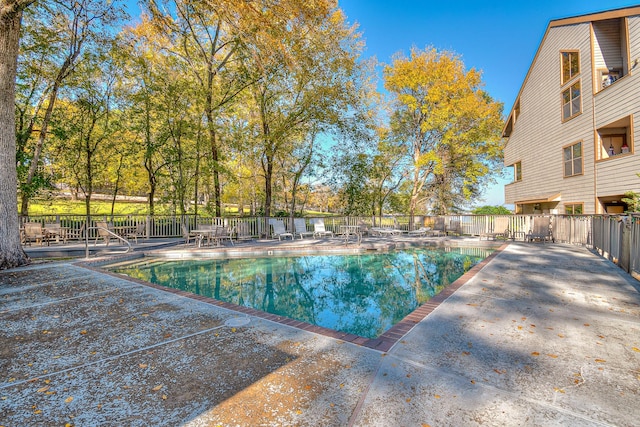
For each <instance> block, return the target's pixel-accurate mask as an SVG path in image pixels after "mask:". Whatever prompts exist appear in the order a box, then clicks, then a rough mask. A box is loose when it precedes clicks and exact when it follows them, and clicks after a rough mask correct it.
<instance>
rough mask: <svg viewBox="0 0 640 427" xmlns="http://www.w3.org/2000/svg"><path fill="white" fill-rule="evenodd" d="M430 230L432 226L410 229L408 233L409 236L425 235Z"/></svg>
mask: <svg viewBox="0 0 640 427" xmlns="http://www.w3.org/2000/svg"><path fill="white" fill-rule="evenodd" d="M429 231H431V227H420V228H417V229H415V230H411V231H409V232H408V233H407V234H408V235H409V236H419V237H425V236H426V235H427V233H428V232H429Z"/></svg>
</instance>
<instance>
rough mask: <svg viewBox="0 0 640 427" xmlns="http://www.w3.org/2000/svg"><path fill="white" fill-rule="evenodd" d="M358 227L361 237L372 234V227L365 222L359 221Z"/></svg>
mask: <svg viewBox="0 0 640 427" xmlns="http://www.w3.org/2000/svg"><path fill="white" fill-rule="evenodd" d="M358 227H359V228H358V231H359V232H360V234H361V235H363V236H368V235H370V234H371V227H369V224H367V223H365V222H364V221H358Z"/></svg>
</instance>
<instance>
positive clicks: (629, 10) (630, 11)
mask: <svg viewBox="0 0 640 427" xmlns="http://www.w3.org/2000/svg"><path fill="white" fill-rule="evenodd" d="M634 15H640V5H636V6H629V7H623V8H619V9H611V10H606V11H603V12H595V13H588V14H585V15H578V16H573V17H569V18H561V19H554V20H552V21H549V25H548V26H547V30H546V31H545V32H544V36H543V37H542V41H541V42H540V45H539V46H538V50H537V51H536V55H535V56H534V57H533V61H531V65H530V66H529V70H528V71H527V75H526V76H525V78H524V81H523V82H522V85H521V86H520V90H519V91H518V96H516V99H514V102H513V105H512V106H511V111H509V115H508V116H507V119H506V121H505V124H504V127H503V128H502V135H504V134H505V131H506V128H507V126H508V124H509V120H510V119H511V116H512V115H513V110H514V108H515V106H516V104H517V100H518V99H519V98H520V95H521V94H522V89H523V88H524V86H525V85H526V84H527V80H529V75H530V74H531V70H532V69H533V64H535V63H536V60H537V59H538V55H539V54H540V49H541V48H542V45H544V42H545V40H546V39H547V35H548V34H549V30H550V29H551V28H556V27H562V26H565V25H575V24H582V23H585V22H593V21H603V20H605V19H614V18H624V17H627V16H634Z"/></svg>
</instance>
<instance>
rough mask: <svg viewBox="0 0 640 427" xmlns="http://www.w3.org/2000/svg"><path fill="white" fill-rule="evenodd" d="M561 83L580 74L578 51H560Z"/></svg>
mask: <svg viewBox="0 0 640 427" xmlns="http://www.w3.org/2000/svg"><path fill="white" fill-rule="evenodd" d="M561 57H562V84H565V83H566V82H568V81H569V80H571V79H572V78H574V77H575V76H577V75H578V74H580V54H579V53H578V52H561Z"/></svg>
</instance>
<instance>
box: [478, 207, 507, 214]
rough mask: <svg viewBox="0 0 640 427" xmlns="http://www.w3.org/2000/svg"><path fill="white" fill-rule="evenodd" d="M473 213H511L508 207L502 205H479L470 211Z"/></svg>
mask: <svg viewBox="0 0 640 427" xmlns="http://www.w3.org/2000/svg"><path fill="white" fill-rule="evenodd" d="M471 213H472V214H474V215H511V214H512V213H513V212H511V211H510V210H509V209H507V208H505V207H504V206H480V207H479V208H475V209H474V210H472V211H471Z"/></svg>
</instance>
